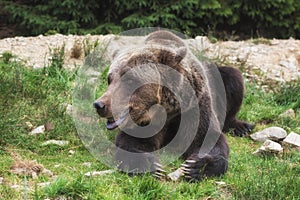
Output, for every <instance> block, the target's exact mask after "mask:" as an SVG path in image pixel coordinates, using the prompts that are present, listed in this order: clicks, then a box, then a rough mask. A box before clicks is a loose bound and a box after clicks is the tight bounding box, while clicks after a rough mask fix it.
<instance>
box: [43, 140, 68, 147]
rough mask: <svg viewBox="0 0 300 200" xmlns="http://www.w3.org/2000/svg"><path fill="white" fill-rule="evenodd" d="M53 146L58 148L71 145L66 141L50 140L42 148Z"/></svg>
mask: <svg viewBox="0 0 300 200" xmlns="http://www.w3.org/2000/svg"><path fill="white" fill-rule="evenodd" d="M51 144H55V145H58V146H66V145H68V144H69V141H66V140H48V141H46V142H44V143H42V146H47V145H51Z"/></svg>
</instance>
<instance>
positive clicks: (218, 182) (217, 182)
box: [215, 181, 226, 185]
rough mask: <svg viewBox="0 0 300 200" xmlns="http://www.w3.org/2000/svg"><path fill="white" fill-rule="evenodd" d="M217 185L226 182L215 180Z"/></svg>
mask: <svg viewBox="0 0 300 200" xmlns="http://www.w3.org/2000/svg"><path fill="white" fill-rule="evenodd" d="M215 183H216V184H217V185H226V183H225V182H224V181H216V182H215Z"/></svg>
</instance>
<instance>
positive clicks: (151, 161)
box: [116, 152, 166, 179]
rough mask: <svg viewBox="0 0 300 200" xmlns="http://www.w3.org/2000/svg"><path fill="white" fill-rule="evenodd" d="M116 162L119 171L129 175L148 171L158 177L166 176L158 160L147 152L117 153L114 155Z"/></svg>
mask: <svg viewBox="0 0 300 200" xmlns="http://www.w3.org/2000/svg"><path fill="white" fill-rule="evenodd" d="M116 163H117V167H118V169H119V170H120V171H123V172H126V173H128V174H129V175H131V176H133V175H137V174H142V173H147V172H150V173H151V174H152V175H153V176H154V177H156V178H159V179H163V178H165V177H166V172H165V171H164V170H163V168H162V165H161V164H160V163H159V162H158V159H157V158H156V157H155V156H154V155H153V154H151V153H148V152H143V153H136V154H135V155H133V154H130V152H129V153H128V152H126V153H125V152H123V153H118V154H117V155H116Z"/></svg>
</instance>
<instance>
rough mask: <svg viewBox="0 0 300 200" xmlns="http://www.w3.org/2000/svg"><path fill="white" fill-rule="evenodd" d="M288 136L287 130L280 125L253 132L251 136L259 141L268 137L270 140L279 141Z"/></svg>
mask: <svg viewBox="0 0 300 200" xmlns="http://www.w3.org/2000/svg"><path fill="white" fill-rule="evenodd" d="M286 136H287V133H286V131H285V130H284V129H283V128H280V127H275V126H274V127H269V128H266V129H264V130H262V131H259V132H256V133H253V134H251V135H250V137H251V138H252V139H253V140H255V141H259V142H264V141H266V140H267V139H269V140H274V141H279V140H282V139H284V138H285V137H286Z"/></svg>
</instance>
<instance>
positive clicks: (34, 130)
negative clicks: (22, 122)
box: [29, 125, 45, 135]
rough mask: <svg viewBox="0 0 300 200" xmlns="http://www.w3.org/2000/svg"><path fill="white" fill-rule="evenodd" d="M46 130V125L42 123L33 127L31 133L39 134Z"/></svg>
mask: <svg viewBox="0 0 300 200" xmlns="http://www.w3.org/2000/svg"><path fill="white" fill-rule="evenodd" d="M44 132H45V126H44V125H41V126H38V127H36V128H35V129H33V130H32V131H31V132H30V133H29V135H38V134H43V133H44Z"/></svg>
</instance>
